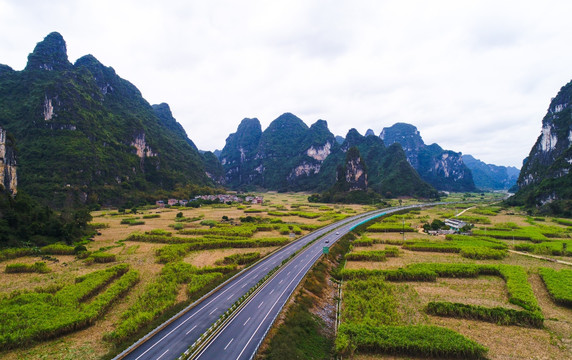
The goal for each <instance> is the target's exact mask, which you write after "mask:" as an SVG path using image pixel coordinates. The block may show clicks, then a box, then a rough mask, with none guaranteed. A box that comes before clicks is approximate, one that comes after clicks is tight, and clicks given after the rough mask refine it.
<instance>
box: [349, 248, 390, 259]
mask: <svg viewBox="0 0 572 360" xmlns="http://www.w3.org/2000/svg"><path fill="white" fill-rule="evenodd" d="M385 256H386V255H385V251H383V250H375V251H355V252H351V253H348V254H346V256H345V257H346V260H353V261H385Z"/></svg>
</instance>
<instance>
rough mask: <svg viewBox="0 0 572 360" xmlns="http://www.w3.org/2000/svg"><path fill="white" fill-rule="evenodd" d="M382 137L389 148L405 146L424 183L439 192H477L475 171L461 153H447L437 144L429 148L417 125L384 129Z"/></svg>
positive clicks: (396, 125) (448, 151) (400, 124)
mask: <svg viewBox="0 0 572 360" xmlns="http://www.w3.org/2000/svg"><path fill="white" fill-rule="evenodd" d="M379 137H380V138H381V139H382V140H383V141H384V142H385V143H386V144H388V145H391V144H393V143H399V144H401V146H402V147H403V150H404V151H405V154H407V161H409V163H410V164H411V165H412V166H413V168H415V170H417V172H418V173H419V176H421V178H422V179H423V180H425V181H427V182H428V183H429V184H431V185H432V186H434V187H435V188H436V189H437V190H445V191H475V190H477V188H476V186H475V183H474V181H473V176H472V174H471V170H469V168H467V166H466V165H465V164H464V163H463V159H462V155H461V153H457V152H454V151H450V150H443V149H442V148H441V147H440V146H439V145H437V144H431V145H425V143H424V142H423V139H422V138H421V134H420V133H419V131H418V130H417V128H416V127H415V126H413V125H411V124H406V123H396V124H394V125H392V126H390V127H386V128H383V130H382V131H381V134H380V135H379Z"/></svg>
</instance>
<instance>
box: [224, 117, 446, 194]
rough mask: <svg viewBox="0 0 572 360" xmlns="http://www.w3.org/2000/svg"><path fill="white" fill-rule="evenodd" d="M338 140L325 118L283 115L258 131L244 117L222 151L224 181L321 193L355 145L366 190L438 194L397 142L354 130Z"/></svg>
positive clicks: (253, 122)
mask: <svg viewBox="0 0 572 360" xmlns="http://www.w3.org/2000/svg"><path fill="white" fill-rule="evenodd" d="M339 141H340V140H339V138H338V139H336V137H335V136H334V135H333V134H332V133H331V132H330V131H329V129H328V125H327V122H326V121H324V120H318V121H316V122H315V123H314V124H312V125H311V126H310V127H308V126H307V125H306V124H305V123H304V122H303V121H302V120H301V119H299V118H298V117H296V116H295V115H293V114H291V113H285V114H283V115H281V116H279V117H278V118H277V119H275V120H274V121H273V122H272V123H271V124H270V125H269V126H268V128H266V129H265V130H264V131H262V129H261V126H260V122H259V121H258V119H244V120H242V122H241V123H240V125H239V126H238V128H237V131H236V132H235V133H233V134H230V135H229V136H228V138H227V140H226V145H225V147H224V148H223V150H222V151H221V155H220V161H221V164H222V166H223V168H224V172H225V180H226V184H227V185H228V186H229V187H230V188H231V189H239V190H240V189H256V188H259V189H269V190H278V191H324V190H326V189H329V188H331V187H332V186H333V185H334V183H335V182H336V174H337V168H338V166H341V165H343V163H344V161H345V159H346V152H347V151H348V149H349V148H350V147H352V146H356V147H357V148H358V149H359V152H360V154H361V156H362V158H363V159H364V160H365V166H366V167H367V168H368V169H369V175H368V176H369V180H368V187H369V188H371V189H374V191H376V192H378V193H380V194H384V195H388V196H402V195H415V196H434V195H435V194H436V192H435V190H434V189H433V188H432V187H431V186H429V185H428V184H427V183H425V182H423V181H422V180H421V179H420V178H419V176H418V175H417V173H416V172H415V170H414V169H413V168H411V166H410V165H409V164H408V163H407V160H406V158H405V154H404V153H403V151H402V150H401V148H400V147H399V146H396V147H389V148H386V147H385V145H384V143H383V141H381V139H379V138H378V137H376V136H367V137H366V136H362V135H360V134H359V133H358V132H357V131H356V130H355V129H352V130H350V131H349V132H348V134H347V135H346V137H345V138H344V139H343V142H342V143H341V144H340V143H339Z"/></svg>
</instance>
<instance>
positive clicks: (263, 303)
mask: <svg viewBox="0 0 572 360" xmlns="http://www.w3.org/2000/svg"><path fill="white" fill-rule="evenodd" d="M262 304H264V301H263V302H261V303H260V305H258V308H259V309H260V307H261V306H262Z"/></svg>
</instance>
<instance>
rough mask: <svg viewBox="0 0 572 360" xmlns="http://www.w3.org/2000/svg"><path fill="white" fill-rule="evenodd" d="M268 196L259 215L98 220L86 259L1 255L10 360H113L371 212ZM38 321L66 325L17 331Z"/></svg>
mask: <svg viewBox="0 0 572 360" xmlns="http://www.w3.org/2000/svg"><path fill="white" fill-rule="evenodd" d="M261 195H263V196H264V203H263V204H257V205H250V204H244V205H239V204H232V205H226V204H214V205H202V206H201V207H199V208H192V207H181V208H178V207H172V208H163V209H159V208H155V207H145V208H140V209H136V212H135V213H131V211H130V210H127V211H125V212H124V213H123V212H121V213H120V212H118V211H117V210H102V211H97V212H94V213H92V216H93V221H92V224H93V225H94V226H95V227H96V228H97V229H98V230H97V231H98V232H99V235H95V236H94V237H93V240H92V241H89V242H87V243H86V244H84V246H85V249H74V247H73V246H71V247H70V246H65V245H61V246H57V247H46V248H41V249H24V251H20V252H19V253H18V252H14V251H12V252H0V259H1V260H0V271H2V276H0V329H2V331H1V333H2V334H3V335H1V336H0V358H2V359H79V358H81V359H102V358H109V357H111V356H112V355H113V354H115V353H117V352H118V350H119V349H121V348H123V347H125V345H128V344H131V343H132V342H133V341H134V340H136V339H138V338H139V337H141V336H142V335H144V334H145V333H146V332H147V331H148V330H149V329H152V328H153V327H155V326H157V325H158V324H160V323H161V322H163V321H164V320H166V319H167V318H169V317H170V316H172V315H173V314H175V313H176V312H178V311H179V310H180V309H182V308H183V307H184V306H186V305H188V304H190V303H191V302H193V301H194V300H196V299H198V298H199V297H200V296H202V295H203V294H205V293H206V292H208V291H209V290H210V289H212V288H214V287H216V285H218V284H220V283H221V282H223V281H224V280H225V279H227V278H228V277H230V276H232V275H233V274H235V273H236V272H238V271H240V269H242V268H244V267H245V266H248V264H250V263H252V262H254V261H256V260H258V259H259V258H261V257H263V256H265V255H267V254H268V253H270V252H272V251H274V250H276V249H278V248H279V247H281V246H283V245H285V244H287V243H289V242H291V241H292V240H294V239H295V238H298V237H300V236H302V235H304V234H307V233H308V232H310V231H312V230H314V229H317V228H319V227H321V226H324V225H327V224H329V223H331V222H333V221H336V220H339V219H342V218H344V217H347V216H352V215H355V214H357V213H360V212H363V211H367V210H370V209H371V208H370V207H365V206H360V205H331V204H327V205H326V204H310V203H308V202H307V200H306V199H307V196H308V195H307V194H278V193H264V194H261ZM78 250H79V251H78ZM41 263H43V264H41ZM110 271H111V273H110ZM182 274H184V275H182ZM84 279H86V280H84ZM78 289H80V290H81V291H82V292H81V293H78V291H80V290H78ZM76 293H77V295H76V296H73V297H70V294H76ZM35 302H36V303H37V304H40V303H43V304H44V305H42V306H43V307H41V306H40V305H34V304H36V303H35ZM22 304H27V305H22ZM51 304H60V305H59V306H60V308H57V307H56V306H55V305H54V306H52V305H51ZM37 312H41V313H42V314H43V316H44V318H46V321H47V323H51V322H50V321H49V318H50V316H54V317H55V316H56V314H65V315H66V316H64V317H63V319H62V321H61V325H58V327H57V328H55V329H50V331H49V332H47V331H46V330H43V328H41V324H38V326H39V327H38V329H37V330H35V332H32V331H31V330H30V331H28V332H26V333H25V334H23V333H22V334H20V333H19V332H16V331H14V329H15V328H14V327H18V326H24V327H29V325H26V324H25V323H24V322H23V320H22V319H20V318H18V317H16V318H11V317H9V316H8V315H9V314H23V313H25V314H27V316H28V317H27V318H29V319H30V320H27V321H31V323H33V322H34V319H35V316H36V315H38V314H37ZM10 316H11V315H10ZM64 320H65V322H64ZM54 323H56V322H55V321H54ZM58 323H59V322H58ZM10 334H12V335H10ZM14 334H17V335H14Z"/></svg>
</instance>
